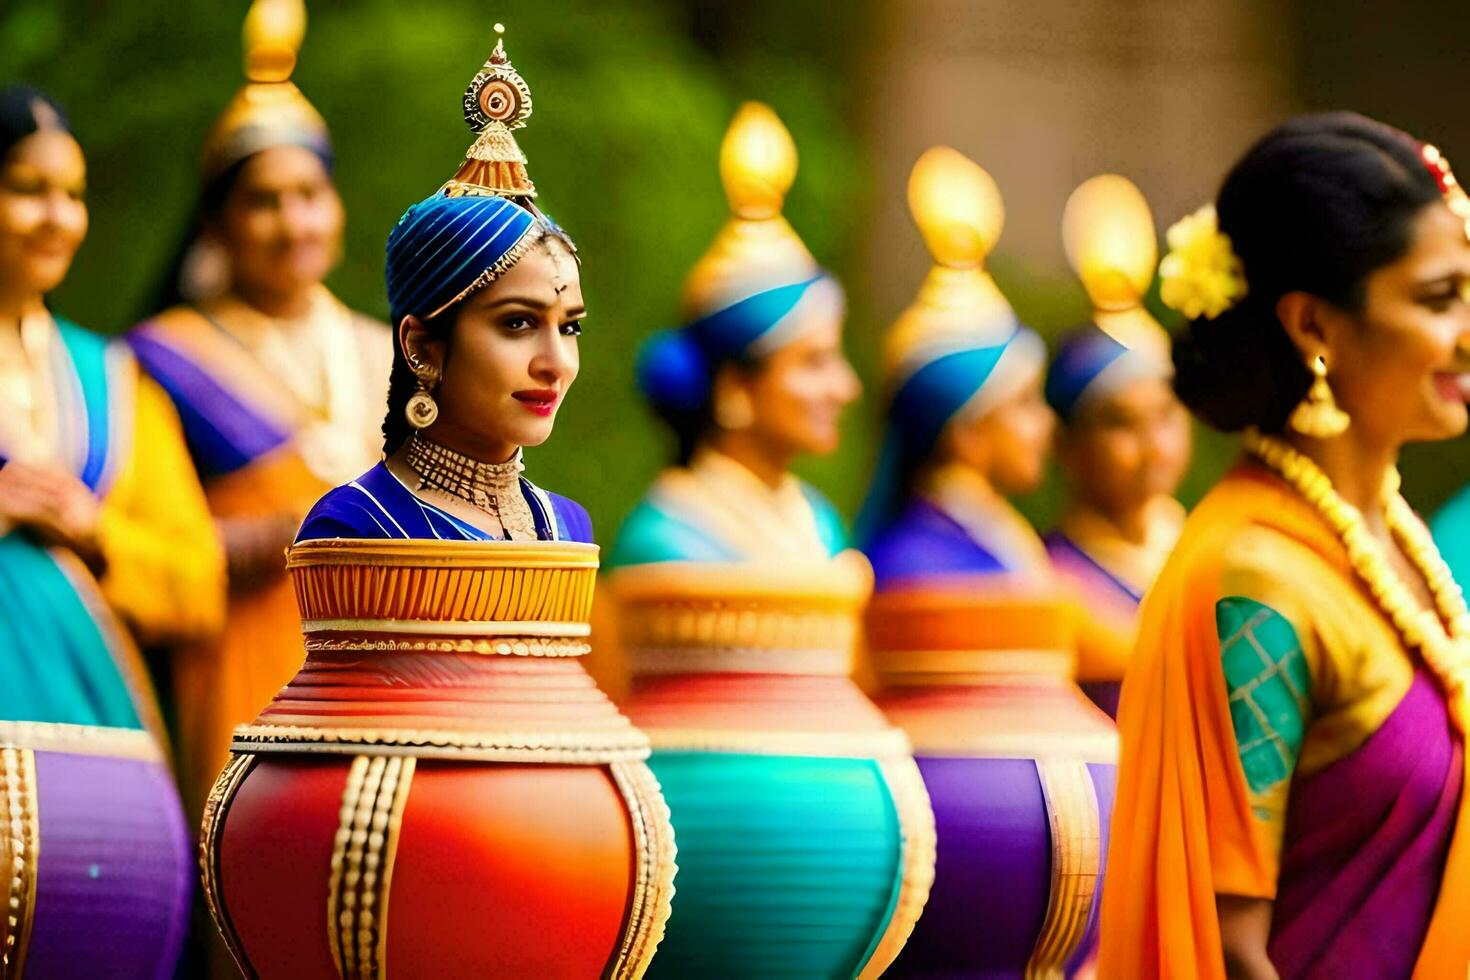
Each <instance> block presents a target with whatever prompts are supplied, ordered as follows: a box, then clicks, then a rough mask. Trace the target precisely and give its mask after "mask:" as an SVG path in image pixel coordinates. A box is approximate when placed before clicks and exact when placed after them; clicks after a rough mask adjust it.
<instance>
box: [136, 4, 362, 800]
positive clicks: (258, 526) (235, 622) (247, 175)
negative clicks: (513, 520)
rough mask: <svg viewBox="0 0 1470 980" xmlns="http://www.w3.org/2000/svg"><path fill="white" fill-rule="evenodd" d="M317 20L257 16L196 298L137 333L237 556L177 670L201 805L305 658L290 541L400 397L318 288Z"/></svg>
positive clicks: (323, 212) (207, 151)
mask: <svg viewBox="0 0 1470 980" xmlns="http://www.w3.org/2000/svg"><path fill="white" fill-rule="evenodd" d="M304 17H305V13H304V11H303V10H302V9H301V4H300V0H259V2H258V3H257V4H256V5H255V7H253V8H252V10H251V13H250V16H249V19H248V20H247V22H246V45H247V58H246V63H247V74H248V75H249V77H250V83H249V84H247V85H246V86H245V87H244V89H242V90H241V92H240V93H239V94H238V95H237V96H236V97H235V99H234V101H233V102H232V103H231V104H230V106H229V107H228V108H227V109H226V110H225V112H224V114H223V115H222V116H221V117H220V119H219V121H218V122H217V123H216V124H215V127H214V130H213V132H212V133H211V134H210V136H209V138H208V139H207V140H206V141H205V145H204V157H203V172H204V189H203V192H202V194H201V197H200V205H199V219H198V227H197V232H196V234H197V239H196V240H195V241H194V242H193V243H192V244H191V246H190V247H189V248H188V249H187V250H186V251H185V252H184V256H185V258H186V260H184V261H181V262H180V263H179V265H178V267H177V268H175V269H174V270H173V272H172V273H171V274H170V282H169V283H168V288H167V290H166V292H167V296H166V298H165V302H166V303H173V302H177V301H178V300H179V299H181V298H182V299H184V300H186V301H187V302H186V303H185V304H184V305H178V306H172V307H170V308H169V309H166V310H165V311H164V312H163V313H160V314H159V315H158V316H156V317H154V318H153V319H152V320H149V321H148V322H146V323H144V324H143V325H141V326H140V327H138V328H137V329H136V330H135V331H133V333H132V335H131V336H130V337H129V342H130V343H131V345H132V347H133V350H134V351H135V353H136V355H137V357H138V359H139V360H140V361H141V362H142V364H143V366H144V368H145V369H146V370H147V371H148V372H149V373H150V374H151V375H152V376H153V377H154V378H156V379H157V380H158V382H159V383H160V384H161V385H162V386H163V387H164V389H165V390H166V391H167V392H168V393H169V396H170V397H171V398H172V399H173V401H174V404H175V406H176V407H177V409H178V412H179V415H180V416H181V418H182V420H183V423H184V433H185V435H186V437H187V438H188V442H189V451H190V454H191V455H192V456H193V459H194V465H195V468H196V469H197V471H198V473H199V478H200V479H201V480H202V481H203V484H204V488H205V493H206V495H207V496H208V498H209V505H210V510H211V511H212V512H213V514H214V517H215V521H216V524H217V525H218V527H219V531H220V534H221V536H222V537H223V539H224V543H225V552H226V556H227V558H228V561H229V579H230V604H229V612H228V621H227V624H226V628H225V631H224V634H223V635H222V637H221V638H220V640H219V641H218V642H217V643H215V644H212V645H209V646H207V647H201V648H199V649H193V650H188V651H184V652H182V653H180V654H179V655H178V656H176V657H175V658H174V661H173V696H174V701H175V711H176V714H177V719H176V721H177V730H178V735H179V740H180V743H181V744H180V751H181V754H182V757H183V758H182V763H183V766H182V768H183V771H184V776H185V778H184V787H185V798H186V800H187V801H188V802H189V804H190V807H191V809H193V810H195V811H197V810H198V808H199V807H200V806H201V805H202V803H203V799H204V793H205V791H206V790H207V789H208V788H209V784H210V782H211V781H212V780H213V779H214V774H215V773H216V772H218V771H219V767H220V766H221V765H223V764H224V761H225V757H226V754H227V753H228V751H229V742H230V731H231V730H232V729H233V728H234V726H236V725H238V724H240V723H242V722H244V721H247V720H249V719H250V718H251V717H253V716H254V714H255V712H256V711H258V710H259V709H260V707H261V705H263V704H265V703H266V702H267V701H269V700H270V698H271V696H272V695H273V694H274V693H275V692H276V691H277V690H278V689H279V688H280V686H281V685H282V684H283V683H285V682H286V680H287V679H288V678H289V677H290V676H291V674H292V673H293V672H294V671H295V670H296V668H297V667H299V666H300V664H301V657H302V649H301V631H300V624H299V622H298V620H297V614H296V601H295V598H294V597H293V595H292V593H291V587H290V584H289V582H288V581H287V580H286V573H285V563H284V561H283V559H282V555H283V553H284V552H285V548H286V546H287V545H288V544H290V542H291V539H292V536H293V535H294V534H295V532H296V529H297V527H298V526H299V525H300V523H301V518H302V516H303V515H304V514H305V513H306V510H307V508H308V507H310V506H311V504H312V502H313V501H315V500H316V498H317V497H319V496H321V494H322V493H323V492H324V491H326V490H327V489H328V488H329V487H332V486H334V485H336V484H338V483H340V482H342V481H343V480H346V479H349V478H351V477H352V476H353V475H355V474H357V473H360V472H362V470H363V468H364V467H366V466H368V465H370V464H371V463H372V462H373V461H374V460H375V459H377V458H378V452H379V440H378V435H377V422H378V419H377V417H376V412H375V411H372V410H370V409H369V408H368V406H369V405H370V404H371V403H372V400H373V398H374V397H375V396H376V395H377V393H379V392H381V391H383V390H384V389H385V388H386V386H387V381H388V364H389V349H388V343H389V339H388V332H387V330H386V329H384V327H383V325H382V324H380V323H377V322H376V321H372V320H369V319H367V318H366V317H363V316H361V315H359V314H357V313H354V312H353V311H351V310H349V309H348V308H347V307H345V306H344V305H343V304H342V303H341V302H340V301H339V300H338V299H337V298H336V297H334V296H333V295H332V294H331V293H330V292H328V290H327V288H326V287H325V286H323V285H322V279H323V278H324V277H325V276H326V275H327V273H328V272H329V271H330V270H331V268H332V265H333V264H334V263H335V262H336V260H337V256H338V253H339V251H340V249H341V237H342V202H341V200H340V199H339V198H338V196H337V191H336V189H335V188H334V187H333V185H332V150H331V142H330V139H329V137H328V134H327V129H326V124H325V123H324V122H323V121H322V119H321V117H320V116H319V115H318V114H317V112H316V110H315V109H314V108H312V106H311V104H310V103H308V102H307V101H306V99H305V98H304V97H303V96H302V95H301V93H300V91H299V90H297V88H296V86H295V85H293V84H292V83H291V82H290V81H289V77H290V74H291V68H292V66H293V65H294V64H295V49H296V45H297V44H298V43H299V42H300V34H301V31H302V30H303V29H304V20H303V19H304ZM293 22H294V23H293ZM293 31H294V34H293Z"/></svg>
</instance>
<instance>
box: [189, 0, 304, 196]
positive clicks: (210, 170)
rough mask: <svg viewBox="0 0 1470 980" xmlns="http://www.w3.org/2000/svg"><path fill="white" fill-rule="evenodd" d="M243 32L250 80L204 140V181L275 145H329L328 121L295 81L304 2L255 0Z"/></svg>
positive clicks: (302, 0)
mask: <svg viewBox="0 0 1470 980" xmlns="http://www.w3.org/2000/svg"><path fill="white" fill-rule="evenodd" d="M242 34H243V40H244V47H245V77H246V79H247V80H248V81H247V84H246V85H245V87H244V88H242V89H240V91H239V92H237V93H236V94H235V97H234V98H233V99H232V100H230V104H229V105H228V106H226V107H225V111H224V112H223V113H221V114H220V117H219V119H218V120H217V121H216V122H215V124H214V128H213V129H212V130H210V133H209V136H208V137H207V138H206V139H205V141H204V149H203V168H204V178H205V180H206V181H208V180H213V179H214V178H215V177H218V176H219V175H221V174H223V173H224V172H225V171H226V170H228V169H229V168H230V167H232V166H234V165H235V164H236V163H239V162H240V161H241V160H243V159H245V158H246V157H248V156H251V155H253V154H256V153H259V152H260V151H262V150H266V149H270V148H271V147H273V146H307V147H311V148H317V149H320V150H321V151H323V152H327V151H329V150H330V147H331V138H330V136H329V135H328V133H327V124H326V121H325V120H324V119H322V117H321V114H320V113H319V112H317V111H316V108H315V107H313V106H312V104H311V103H310V102H308V101H307V100H306V96H304V95H302V94H301V90H300V89H298V88H297V87H296V86H295V84H293V83H292V81H291V73H292V72H293V71H295V69H296V55H297V52H298V51H299V50H300V49H301V43H302V41H303V40H304V39H305V37H306V4H305V2H304V0H255V2H254V3H252V4H251V5H250V10H249V12H248V13H246V15H245V26H244V30H243V32H242Z"/></svg>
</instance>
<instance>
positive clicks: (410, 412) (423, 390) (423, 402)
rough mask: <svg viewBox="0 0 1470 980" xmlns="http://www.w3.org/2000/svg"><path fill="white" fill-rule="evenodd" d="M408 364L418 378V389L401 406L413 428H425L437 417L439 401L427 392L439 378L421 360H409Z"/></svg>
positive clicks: (436, 373) (435, 372)
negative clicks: (406, 402) (405, 403)
mask: <svg viewBox="0 0 1470 980" xmlns="http://www.w3.org/2000/svg"><path fill="white" fill-rule="evenodd" d="M409 366H410V367H411V368H413V373H414V376H415V377H416V378H418V379H419V390H418V391H416V392H414V394H413V397H412V398H410V399H409V400H408V404H407V405H405V406H404V407H403V414H404V415H406V416H408V424H409V425H411V426H413V427H414V428H415V429H427V428H428V427H429V426H431V425H433V424H434V420H435V419H437V418H438V417H439V403H438V402H436V401H434V396H433V395H432V394H430V393H429V389H430V388H431V387H432V386H433V384H434V383H435V382H437V381H438V380H439V378H438V372H437V371H435V370H434V369H433V368H432V367H430V366H429V365H427V364H425V363H423V362H422V361H411V362H409Z"/></svg>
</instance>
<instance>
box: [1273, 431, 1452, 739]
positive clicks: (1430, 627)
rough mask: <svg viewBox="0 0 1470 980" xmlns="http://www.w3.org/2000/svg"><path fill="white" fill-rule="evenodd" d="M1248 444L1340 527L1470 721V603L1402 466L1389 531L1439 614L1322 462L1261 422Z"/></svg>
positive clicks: (1362, 569) (1387, 502) (1388, 508)
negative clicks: (1408, 495) (1407, 488)
mask: <svg viewBox="0 0 1470 980" xmlns="http://www.w3.org/2000/svg"><path fill="white" fill-rule="evenodd" d="M1245 448H1246V449H1247V450H1248V451H1249V452H1250V453H1252V454H1253V455H1255V456H1256V457H1257V458H1258V459H1260V460H1261V462H1263V463H1265V464H1266V466H1268V467H1270V468H1271V469H1272V470H1274V471H1275V472H1276V473H1278V474H1279V475H1280V476H1281V477H1282V479H1284V480H1285V481H1286V482H1287V483H1289V484H1290V485H1291V486H1292V487H1293V488H1294V489H1295V490H1296V491H1297V492H1298V493H1300V494H1301V495H1302V497H1304V498H1305V499H1306V501H1307V502H1308V503H1310V504H1311V505H1312V506H1313V507H1315V508H1316V510H1317V512H1318V513H1320V514H1321V515H1322V517H1323V519H1325V520H1326V521H1327V523H1328V525H1329V526H1330V527H1331V528H1332V530H1333V531H1335V532H1337V536H1338V537H1339V538H1341V539H1342V543H1343V546H1344V547H1345V548H1346V549H1347V554H1348V562H1349V563H1350V564H1351V565H1352V568H1353V571H1354V572H1355V573H1356V574H1357V576H1358V578H1359V579H1361V580H1362V582H1363V584H1364V585H1366V586H1367V587H1368V591H1369V592H1370V593H1372V595H1373V599H1374V601H1376V602H1377V603H1378V608H1379V609H1380V610H1382V611H1383V613H1384V614H1385V615H1387V616H1388V618H1389V620H1390V621H1391V622H1392V623H1393V625H1394V628H1395V629H1397V630H1398V632H1399V635H1400V636H1402V637H1403V640H1404V643H1405V644H1406V645H1408V646H1411V647H1414V648H1417V649H1418V651H1419V653H1420V655H1421V656H1422V657H1423V659H1424V662H1425V664H1426V665H1427V666H1428V667H1429V669H1430V670H1432V671H1433V672H1434V673H1435V675H1436V676H1437V677H1438V678H1439V681H1440V683H1441V684H1442V685H1443V686H1444V689H1445V692H1446V694H1447V696H1448V698H1449V700H1450V705H1451V712H1450V713H1451V716H1452V717H1453V718H1454V720H1455V723H1456V725H1457V726H1459V727H1460V728H1461V731H1462V732H1463V731H1464V729H1465V726H1466V724H1467V722H1470V608H1467V606H1466V604H1465V595H1464V592H1463V591H1462V590H1461V589H1460V586H1459V585H1458V584H1457V583H1456V582H1455V579H1454V576H1453V575H1451V574H1450V569H1449V566H1448V565H1446V564H1445V561H1444V559H1443V558H1442V557H1440V553H1439V549H1438V548H1437V547H1435V544H1434V539H1433V538H1431V537H1430V535H1429V529H1428V528H1426V527H1425V526H1424V522H1423V521H1421V520H1420V519H1419V517H1418V515H1417V514H1415V513H1414V511H1413V508H1411V507H1410V506H1409V504H1408V502H1407V501H1405V500H1404V498H1403V496H1401V495H1400V494H1399V475H1398V471H1397V470H1390V471H1389V475H1388V478H1387V479H1386V480H1385V481H1384V486H1383V504H1384V510H1385V517H1386V520H1387V522H1388V528H1389V531H1390V533H1392V534H1393V536H1394V538H1395V539H1396V540H1397V541H1398V543H1399V545H1400V546H1401V547H1402V548H1403V549H1404V554H1405V555H1407V556H1408V559H1409V561H1410V562H1411V563H1412V564H1413V565H1414V567H1415V568H1416V569H1418V570H1419V573H1420V574H1421V575H1423V576H1424V581H1425V582H1426V583H1427V584H1428V586H1429V591H1430V592H1431V593H1432V595H1433V596H1434V604H1435V607H1436V609H1437V610H1438V613H1437V614H1436V613H1435V612H1434V611H1431V610H1429V609H1425V608H1424V607H1423V606H1421V605H1420V604H1419V602H1418V600H1416V599H1415V597H1414V595H1413V593H1412V592H1411V591H1410V590H1409V587H1408V585H1406V584H1405V583H1404V580H1403V579H1402V578H1400V577H1399V574H1398V573H1397V572H1396V571H1395V570H1394V568H1393V566H1392V565H1390V564H1389V561H1388V557H1387V556H1386V555H1385V554H1384V553H1383V549H1382V548H1381V547H1380V546H1379V544H1378V542H1377V540H1375V539H1374V537H1373V533H1372V532H1371V531H1369V530H1368V525H1367V523H1366V522H1365V521H1364V520H1363V515H1362V513H1361V512H1360V511H1359V510H1358V509H1357V508H1356V507H1354V506H1353V505H1352V504H1349V503H1348V502H1347V501H1345V500H1343V499H1342V497H1340V496H1339V495H1338V493H1337V491H1336V490H1334V489H1333V487H1332V481H1331V480H1330V479H1329V478H1328V476H1327V474H1326V473H1324V472H1322V469H1321V467H1319V466H1318V465H1317V464H1316V463H1315V462H1313V461H1312V460H1311V459H1310V458H1309V457H1307V456H1305V455H1303V454H1302V453H1299V452H1297V451H1296V450H1295V449H1293V448H1292V447H1291V446H1289V445H1288V444H1287V443H1285V442H1284V441H1282V440H1281V439H1278V438H1274V437H1272V436H1267V435H1263V434H1262V433H1260V432H1258V431H1256V430H1254V429H1252V430H1250V431H1248V432H1247V433H1246V435H1245ZM1446 624H1448V625H1446Z"/></svg>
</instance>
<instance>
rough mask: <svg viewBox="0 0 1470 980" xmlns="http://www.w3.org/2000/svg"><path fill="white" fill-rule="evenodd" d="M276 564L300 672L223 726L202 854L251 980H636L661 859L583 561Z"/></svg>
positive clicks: (415, 556) (392, 551) (650, 929)
mask: <svg viewBox="0 0 1470 980" xmlns="http://www.w3.org/2000/svg"><path fill="white" fill-rule="evenodd" d="M289 567H290V570H291V574H292V576H293V578H294V581H295V587H296V594H297V599H298V601H299V603H300V606H301V613H302V619H303V624H302V625H303V631H304V633H305V636H306V648H307V657H306V663H305V665H304V666H303V667H302V669H301V671H300V673H298V674H297V675H296V677H295V678H294V679H293V680H292V681H291V682H290V683H289V684H288V685H287V686H286V687H285V688H284V689H283V690H282V691H281V693H280V694H279V695H278V696H277V697H276V699H275V700H274V701H272V702H271V704H270V705H269V706H268V707H267V708H266V709H265V710H264V711H263V712H261V714H260V716H259V717H258V718H257V719H256V721H255V722H254V723H252V724H250V725H246V726H242V727H241V728H239V729H237V730H236V735H235V741H234V747H233V756H232V759H231V762H230V764H229V766H228V767H227V768H226V769H225V771H224V772H223V773H222V774H221V775H220V778H219V780H218V782H217V783H216V785H215V787H214V791H213V792H212V794H211V795H210V799H209V801H208V805H207V809H206V814H205V819H204V827H203V840H202V843H201V849H202V863H203V869H204V885H205V894H206V898H207V900H208V902H209V906H210V910H211V912H212V913H213V914H214V917H215V921H216V923H217V924H218V925H219V928H220V930H221V932H222V933H223V934H224V936H225V939H226V942H227V943H228V945H229V947H230V949H231V951H232V952H233V954H234V955H235V957H236V959H237V960H238V961H239V963H240V966H241V968H242V969H244V970H245V971H246V973H247V974H249V973H254V974H258V975H261V976H266V977H292V978H309V977H324V978H326V977H338V976H342V977H381V976H384V975H389V974H391V975H394V976H399V977H429V976H433V977H488V976H500V977H513V976H521V977H532V976H534V977H568V978H585V977H596V976H613V977H634V976H639V975H641V974H642V973H643V971H644V970H645V969H646V968H647V965H648V962H649V960H650V959H651V957H652V956H653V952H654V949H655V948H656V946H657V945H658V942H659V938H660V936H661V935H662V932H663V927H664V921H665V919H666V918H667V916H668V911H669V897H670V893H671V886H672V880H673V874H674V865H673V839H672V835H671V831H670V828H669V823H668V816H667V810H666V808H665V806H664V802H663V798H662V797H661V796H660V794H659V790H658V784H657V783H656V782H655V781H654V779H653V776H652V774H651V773H650V772H649V769H648V766H647V764H646V763H645V762H644V761H643V760H644V759H645V758H646V757H647V755H648V743H647V740H646V739H645V738H644V737H643V736H642V735H641V734H640V733H639V732H637V731H636V730H635V729H634V728H633V727H632V726H631V725H630V724H629V723H628V721H627V720H626V719H625V718H624V717H623V716H622V715H620V714H619V713H618V711H617V709H616V708H614V707H613V705H612V703H611V702H610V701H608V700H607V698H606V697H605V696H604V695H603V694H601V692H599V691H598V690H597V688H596V687H595V686H594V685H593V684H592V682H591V680H590V679H589V678H588V676H587V675H586V673H585V672H584V671H583V669H582V667H581V665H580V663H579V662H578V660H579V657H580V656H581V655H582V654H584V653H586V651H587V642H586V637H587V635H588V625H587V623H588V614H589V611H590V607H591V602H592V593H593V586H594V583H595V576H596V569H597V549H596V547H595V546H592V545H583V544H575V543H563V542H537V543H525V544H518V543H510V542H488V543H487V542H462V541H455V542H449V541H422V540H390V541H372V542H367V541H344V540H326V541H312V542H308V543H304V544H300V545H297V546H296V547H294V548H293V549H292V550H291V553H290V559H289Z"/></svg>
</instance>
